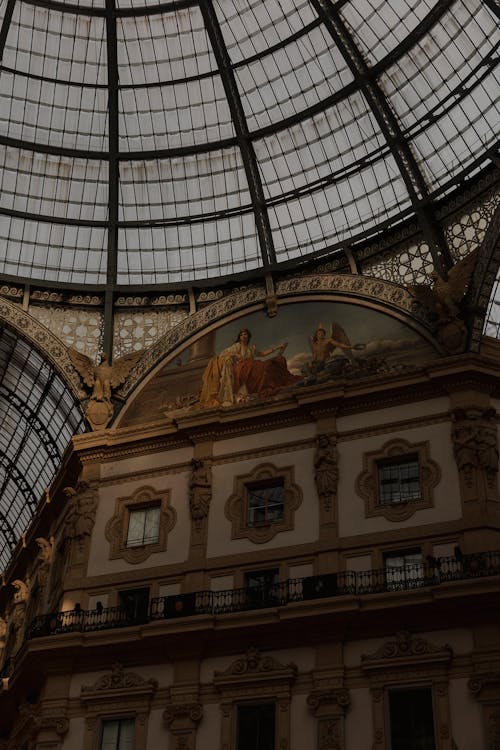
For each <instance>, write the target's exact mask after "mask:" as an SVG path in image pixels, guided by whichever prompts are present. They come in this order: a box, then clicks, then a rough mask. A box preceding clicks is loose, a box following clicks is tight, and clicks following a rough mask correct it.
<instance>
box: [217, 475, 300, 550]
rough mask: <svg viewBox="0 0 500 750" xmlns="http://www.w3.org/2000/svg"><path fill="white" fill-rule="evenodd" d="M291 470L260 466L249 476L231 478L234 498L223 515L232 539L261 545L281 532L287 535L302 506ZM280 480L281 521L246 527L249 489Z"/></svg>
mask: <svg viewBox="0 0 500 750" xmlns="http://www.w3.org/2000/svg"><path fill="white" fill-rule="evenodd" d="M294 478H295V470H294V467H293V466H284V467H277V466H275V465H274V464H260V465H259V466H256V467H255V468H254V469H252V471H251V472H249V473H248V474H242V475H240V476H237V477H235V478H234V486H233V494H232V495H230V497H229V498H228V500H227V501H226V504H225V508H224V512H225V515H226V518H227V519H228V520H229V521H231V523H232V532H231V538H232V539H244V538H247V539H250V541H251V542H255V543H256V544H263V543H265V542H268V541H270V540H271V539H273V538H274V537H275V536H276V534H279V533H280V532H281V531H290V530H291V529H293V528H294V524H295V511H296V510H297V509H298V508H299V507H300V505H301V503H302V490H301V488H300V487H299V485H298V484H295V481H294ZM276 479H280V480H282V481H283V487H284V507H283V516H282V518H281V519H277V520H275V521H272V522H269V523H263V524H260V525H258V526H252V525H250V524H249V510H248V489H247V487H248V485H252V484H255V483H259V482H266V481H272V480H276Z"/></svg>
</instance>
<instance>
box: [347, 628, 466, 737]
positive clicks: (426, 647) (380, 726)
mask: <svg viewBox="0 0 500 750" xmlns="http://www.w3.org/2000/svg"><path fill="white" fill-rule="evenodd" d="M452 657H453V651H452V648H451V646H449V645H448V644H446V645H444V646H436V645H435V644H433V643H430V642H429V641H427V640H426V639H425V638H419V637H417V636H413V635H412V634H411V633H409V632H408V631H406V630H402V631H400V632H399V633H397V634H396V638H394V639H392V640H390V641H387V642H386V643H384V644H382V646H380V648H378V649H377V650H376V651H375V652H374V653H372V654H369V655H366V654H363V655H362V656H361V669H362V670H363V672H364V673H365V674H366V675H367V676H368V679H369V682H370V690H371V693H372V699H373V736H374V744H373V750H384V748H385V747H386V744H385V738H386V735H387V734H389V732H388V727H387V718H388V705H387V700H388V689H389V688H397V687H403V686H405V685H406V686H408V685H417V686H418V685H422V686H424V687H427V688H428V689H431V690H432V693H433V704H434V711H435V721H436V726H437V729H438V732H439V736H440V745H439V747H440V748H442V750H454V748H455V747H456V745H455V744H454V741H453V737H452V735H451V729H450V721H451V719H450V703H449V696H448V686H449V669H450V665H451V660H452Z"/></svg>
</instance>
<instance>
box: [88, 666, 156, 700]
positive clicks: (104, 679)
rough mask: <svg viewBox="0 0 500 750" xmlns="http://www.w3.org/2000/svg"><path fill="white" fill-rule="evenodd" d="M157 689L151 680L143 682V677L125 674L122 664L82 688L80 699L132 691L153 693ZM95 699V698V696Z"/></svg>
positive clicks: (132, 673) (129, 673)
mask: <svg viewBox="0 0 500 750" xmlns="http://www.w3.org/2000/svg"><path fill="white" fill-rule="evenodd" d="M157 687H158V682H157V681H156V680H153V679H149V680H145V679H144V677H141V676H140V675H138V674H136V673H135V672H126V671H125V668H124V666H123V665H122V664H120V663H118V662H117V663H116V664H114V665H113V667H112V669H111V672H110V673H109V674H105V675H102V676H101V677H99V678H98V679H97V680H96V681H95V682H94V684H93V685H84V686H83V687H82V691H81V692H82V699H83V698H84V697H89V696H93V695H96V694H99V695H100V696H101V698H102V697H103V694H104V693H105V694H109V693H115V692H116V691H124V690H133V691H134V692H138V691H139V692H145V693H148V694H149V693H153V692H154V691H155V690H156V688H157ZM96 697H97V696H96Z"/></svg>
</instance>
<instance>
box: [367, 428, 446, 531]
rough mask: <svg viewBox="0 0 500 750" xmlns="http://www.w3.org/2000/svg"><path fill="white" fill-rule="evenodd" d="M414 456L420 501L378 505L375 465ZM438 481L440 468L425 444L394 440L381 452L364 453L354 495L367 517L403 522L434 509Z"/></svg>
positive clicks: (382, 448)
mask: <svg viewBox="0 0 500 750" xmlns="http://www.w3.org/2000/svg"><path fill="white" fill-rule="evenodd" d="M405 456H414V457H416V458H417V460H418V467H419V479H420V498H417V499H414V500H408V501H402V502H392V503H381V502H380V500H379V487H378V464H379V462H385V461H390V460H391V459H395V460H397V459H399V458H400V457H401V458H404V457H405ZM440 481H441V469H440V468H439V465H438V464H437V463H436V462H435V461H433V460H432V459H431V457H430V446H429V443H428V442H423V443H409V442H408V441H407V440H403V439H401V438H397V439H396V440H390V441H389V442H388V443H385V445H383V446H382V447H381V448H380V450H377V451H371V452H369V453H365V454H364V456H363V471H362V472H361V474H359V475H358V477H357V478H356V482H355V488H356V492H357V494H358V495H359V496H360V497H361V498H363V500H364V501H365V515H366V517H367V518H372V517H374V516H383V517H384V518H386V519H387V520H388V521H405V520H406V519H407V518H410V517H411V516H412V515H413V514H414V513H416V512H417V511H418V510H423V509H424V508H432V507H433V506H434V498H433V490H434V488H435V487H436V485H438V484H439V482H440Z"/></svg>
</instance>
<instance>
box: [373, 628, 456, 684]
mask: <svg viewBox="0 0 500 750" xmlns="http://www.w3.org/2000/svg"><path fill="white" fill-rule="evenodd" d="M452 655H453V651H452V648H451V646H449V645H448V644H446V645H445V646H435V645H434V644H433V643H430V642H429V641H427V640H425V638H418V637H414V636H413V635H412V634H411V633H410V632H408V631H407V630H401V631H399V632H398V633H397V634H396V638H395V639H394V640H391V641H387V642H386V643H384V644H383V645H382V646H380V648H378V649H377V650H376V651H375V652H374V653H372V654H368V655H367V654H363V655H362V656H361V667H362V669H363V671H365V672H375V671H381V670H384V671H385V670H391V671H392V670H394V669H396V670H397V669H398V665H402V664H404V665H406V669H408V668H409V667H410V666H416V667H423V666H425V665H428V664H443V665H446V664H448V663H449V662H450V661H451V658H452ZM401 676H402V675H401Z"/></svg>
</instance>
